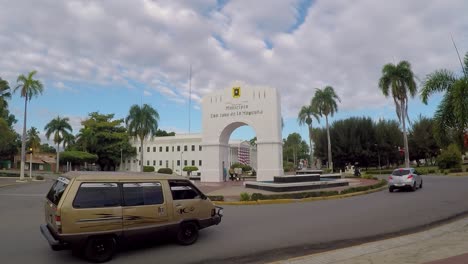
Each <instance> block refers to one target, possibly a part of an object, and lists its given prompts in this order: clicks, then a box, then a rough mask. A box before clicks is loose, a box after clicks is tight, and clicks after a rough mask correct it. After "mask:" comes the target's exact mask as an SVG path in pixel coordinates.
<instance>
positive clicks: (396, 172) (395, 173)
mask: <svg viewBox="0 0 468 264" xmlns="http://www.w3.org/2000/svg"><path fill="white" fill-rule="evenodd" d="M408 174H410V170H394V171H393V173H392V175H393V176H403V175H408Z"/></svg>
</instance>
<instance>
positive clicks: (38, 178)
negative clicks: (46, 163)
mask: <svg viewBox="0 0 468 264" xmlns="http://www.w3.org/2000/svg"><path fill="white" fill-rule="evenodd" d="M36 180H38V181H42V180H44V176H40V175H39V176H36Z"/></svg>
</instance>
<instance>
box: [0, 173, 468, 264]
mask: <svg viewBox="0 0 468 264" xmlns="http://www.w3.org/2000/svg"><path fill="white" fill-rule="evenodd" d="M50 185H51V182H46V183H34V184H27V185H20V186H10V187H4V188H0V210H1V217H0V261H1V263H5V264H6V263H34V264H40V263H84V261H83V260H81V259H79V258H76V257H74V256H73V255H72V254H71V252H70V251H69V250H66V251H60V252H54V251H52V250H51V249H50V248H49V246H48V244H47V242H46V240H45V239H44V238H43V237H42V235H41V233H40V231H39V224H41V223H43V208H42V206H43V203H42V200H43V197H44V195H45V193H46V192H47V190H48V188H49V187H50ZM466 211H468V177H443V176H441V177H437V176H432V177H431V176H426V177H424V188H423V189H421V190H418V191H416V192H396V193H389V192H388V191H381V192H377V193H373V194H368V195H363V196H356V197H351V198H347V199H340V200H328V201H317V202H308V203H297V204H278V205H261V206H225V210H224V215H225V217H224V218H223V222H222V223H221V224H220V225H219V226H215V227H210V228H207V229H204V230H202V231H201V232H200V237H199V240H198V242H197V243H196V244H194V245H192V246H187V247H183V246H179V245H176V244H173V243H170V242H163V243H158V244H153V245H149V246H145V247H141V246H137V247H133V248H132V249H129V250H124V251H123V252H120V253H119V254H117V255H116V256H115V258H114V260H113V261H112V262H111V263H116V264H117V263H132V264H136V263H262V262H267V261H272V260H276V259H282V258H285V257H290V256H300V255H304V254H306V253H310V252H311V251H312V250H317V249H326V248H329V247H330V246H336V245H344V244H342V243H336V242H333V241H342V240H347V241H348V242H349V241H352V240H355V239H359V238H363V237H373V236H377V235H381V234H387V233H394V232H400V231H402V230H408V229H412V228H415V227H418V226H422V225H426V224H429V223H432V222H435V221H439V220H443V219H447V218H449V217H451V216H453V215H456V214H459V213H462V212H466Z"/></svg>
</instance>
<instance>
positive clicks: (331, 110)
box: [310, 86, 341, 170]
mask: <svg viewBox="0 0 468 264" xmlns="http://www.w3.org/2000/svg"><path fill="white" fill-rule="evenodd" d="M336 101H338V102H340V103H341V99H340V97H339V96H338V95H337V94H336V93H335V90H334V89H333V87H331V86H326V87H325V88H324V89H323V90H321V89H316V90H315V94H314V97H313V98H312V100H311V102H310V105H311V106H312V107H313V108H314V109H316V111H317V112H318V114H319V115H320V116H321V117H323V116H325V123H326V126H327V141H328V168H329V169H331V170H333V160H332V152H331V141H330V126H329V124H328V116H333V115H334V114H335V113H336V112H337V111H338V104H337V103H336Z"/></svg>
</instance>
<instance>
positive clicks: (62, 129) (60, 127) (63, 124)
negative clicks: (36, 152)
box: [44, 116, 73, 173]
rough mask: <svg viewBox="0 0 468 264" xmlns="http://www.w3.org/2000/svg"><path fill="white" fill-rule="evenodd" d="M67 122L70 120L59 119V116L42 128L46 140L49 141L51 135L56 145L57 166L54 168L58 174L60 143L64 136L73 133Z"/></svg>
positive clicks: (66, 118)
mask: <svg viewBox="0 0 468 264" xmlns="http://www.w3.org/2000/svg"><path fill="white" fill-rule="evenodd" d="M69 122H70V119H69V118H68V117H64V118H61V117H60V116H57V117H56V118H54V119H52V120H51V121H50V122H49V123H47V125H46V126H45V127H44V130H45V131H46V137H47V139H49V138H50V136H51V135H52V134H53V135H54V143H55V144H57V166H56V168H55V172H57V173H58V172H59V167H60V158H59V156H60V143H61V142H62V141H63V138H64V136H65V135H66V134H69V133H71V132H72V131H73V129H72V127H71V126H70V123H69Z"/></svg>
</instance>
